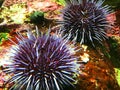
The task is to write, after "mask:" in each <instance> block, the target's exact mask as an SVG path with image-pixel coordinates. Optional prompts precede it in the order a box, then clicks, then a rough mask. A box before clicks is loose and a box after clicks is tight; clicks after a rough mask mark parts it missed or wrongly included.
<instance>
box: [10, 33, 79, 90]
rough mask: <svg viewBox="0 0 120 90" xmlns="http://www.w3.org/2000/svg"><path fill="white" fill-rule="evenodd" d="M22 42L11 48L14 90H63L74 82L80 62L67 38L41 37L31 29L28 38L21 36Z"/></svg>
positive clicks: (47, 35) (55, 36)
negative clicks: (31, 31)
mask: <svg viewBox="0 0 120 90" xmlns="http://www.w3.org/2000/svg"><path fill="white" fill-rule="evenodd" d="M19 37H20V39H18V41H19V43H18V44H17V46H16V47H14V48H13V49H12V50H13V51H14V52H13V55H12V56H11V60H12V61H11V62H12V63H11V65H9V66H8V72H9V73H13V74H14V76H13V77H12V78H11V79H10V80H9V81H8V82H10V83H12V82H14V85H13V87H12V88H11V89H14V90H23V88H25V90H62V89H63V87H64V86H65V85H67V86H69V85H72V82H73V81H74V79H73V75H74V73H78V70H77V69H78V68H79V64H77V57H76V56H74V53H75V51H74V49H75V48H72V47H70V45H68V40H67V39H63V38H59V37H58V36H57V35H50V34H43V35H40V36H38V34H37V36H35V35H33V34H32V33H30V32H28V38H24V37H23V36H21V34H20V35H19Z"/></svg>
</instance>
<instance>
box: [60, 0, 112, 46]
mask: <svg viewBox="0 0 120 90" xmlns="http://www.w3.org/2000/svg"><path fill="white" fill-rule="evenodd" d="M103 2H104V1H102V0H66V3H67V5H66V7H65V8H64V9H63V11H62V17H63V20H62V21H60V23H61V24H62V25H63V29H62V30H64V34H67V35H68V34H70V33H72V35H71V38H70V39H71V40H75V41H77V42H80V44H87V43H89V42H91V43H92V45H94V43H95V42H98V43H101V42H102V41H103V40H106V38H107V35H106V29H108V27H109V26H110V25H109V23H108V21H107V19H106V15H107V14H109V13H110V12H111V10H110V7H109V6H108V5H105V6H102V5H103Z"/></svg>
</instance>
